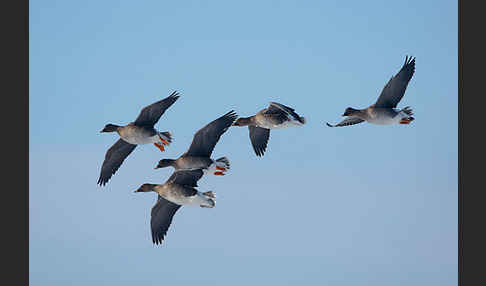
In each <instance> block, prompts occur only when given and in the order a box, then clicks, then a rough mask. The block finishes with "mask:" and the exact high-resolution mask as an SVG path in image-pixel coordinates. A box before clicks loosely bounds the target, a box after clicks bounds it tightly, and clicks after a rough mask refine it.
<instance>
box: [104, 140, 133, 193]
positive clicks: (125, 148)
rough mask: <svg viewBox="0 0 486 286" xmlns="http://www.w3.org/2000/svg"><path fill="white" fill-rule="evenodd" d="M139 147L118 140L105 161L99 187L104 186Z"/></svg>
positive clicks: (107, 153) (108, 152)
mask: <svg viewBox="0 0 486 286" xmlns="http://www.w3.org/2000/svg"><path fill="white" fill-rule="evenodd" d="M135 147H137V145H133V144H130V143H128V142H126V141H124V140H123V139H121V138H120V139H118V141H116V143H115V144H113V146H111V147H110V149H108V151H107V152H106V155H105V160H104V161H103V165H102V166H101V173H100V178H99V179H98V185H100V186H104V185H106V183H107V182H108V180H110V178H111V176H112V175H113V174H115V172H116V171H117V170H118V168H120V166H121V164H122V163H123V161H124V160H125V158H126V157H128V155H130V153H132V151H133V150H134V149H135Z"/></svg>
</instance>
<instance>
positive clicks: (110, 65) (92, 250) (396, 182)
mask: <svg viewBox="0 0 486 286" xmlns="http://www.w3.org/2000/svg"><path fill="white" fill-rule="evenodd" d="M229 2H231V3H229ZM29 25H30V27H29V37H30V51H29V57H30V58H29V60H30V70H29V76H30V117H29V120H30V127H29V128H30V130H29V132H30V146H29V151H30V205H29V218H30V227H29V231H30V250H29V251H30V254H29V256H30V257H29V258H30V259H29V266H30V284H31V285H87V284H88V283H89V284H90V285H111V284H117V285H133V284H134V283H144V285H160V284H171V285H192V284H193V283H195V282H196V283H200V284H203V285H205V284H209V283H211V284H212V285H248V284H250V283H251V284H256V285H269V284H274V285H295V284H297V283H305V285H441V286H442V285H456V284H457V156H458V154H457V45H458V44H457V2H456V1H426V2H423V1H409V2H397V1H366V2H362V1H240V2H238V3H237V2H236V1H207V2H202V1H183V3H182V1H178V2H177V3H174V1H171V2H169V1H138V2H136V1H30V18H29ZM405 55H413V56H415V57H416V72H415V75H414V76H413V78H412V80H411V81H410V83H409V86H408V88H407V91H406V93H405V96H404V98H403V99H402V101H401V102H400V103H399V106H398V107H401V108H403V107H405V106H408V105H409V106H411V107H412V108H413V110H414V113H415V118H416V120H415V121H414V122H412V123H411V124H410V125H395V126H375V125H371V124H367V123H363V124H360V125H356V126H351V127H346V128H328V127H327V126H325V124H324V123H325V122H326V121H329V122H331V123H336V122H338V121H340V120H342V117H341V114H342V113H343V111H344V109H345V108H346V107H348V106H351V107H354V108H364V107H366V106H368V105H370V104H372V103H373V102H374V101H375V100H376V99H377V97H378V95H379V93H380V92H381V90H382V88H383V86H384V85H385V84H386V82H387V81H388V80H389V79H390V77H391V76H393V75H394V74H396V73H397V72H398V71H399V69H400V67H401V66H402V64H403V61H404V59H405ZM173 90H178V91H179V92H180V93H181V98H180V99H179V100H178V101H177V102H176V103H175V104H174V105H173V106H172V107H171V108H170V109H169V110H168V111H167V112H166V113H165V114H164V115H163V117H162V118H161V119H160V121H159V122H158V124H157V125H156V128H158V129H159V130H161V131H170V132H171V133H172V134H173V136H174V142H173V144H172V145H171V146H170V147H169V148H167V149H166V152H164V153H161V152H160V151H159V150H158V149H157V148H156V147H154V146H149V145H146V146H141V147H137V149H136V150H135V151H134V152H133V153H132V154H131V155H130V157H129V158H128V159H127V160H126V161H125V162H124V164H123V165H122V166H121V168H120V169H119V171H118V172H117V173H116V174H115V175H114V176H113V177H112V179H111V180H110V182H109V183H108V184H107V185H106V186H105V187H104V188H101V187H99V186H97V185H96V181H97V179H98V176H99V170H100V166H101V163H102V161H103V158H104V155H105V152H106V150H107V149H108V148H109V147H110V146H111V145H112V144H113V143H114V142H115V141H116V140H117V137H116V135H115V134H100V133H99V131H100V130H101V129H102V128H103V126H104V125H105V124H106V123H115V124H126V123H129V122H130V121H132V120H134V119H135V118H136V116H137V115H138V113H139V111H140V109H141V108H142V107H144V106H146V105H148V104H151V103H153V102H155V101H157V100H159V99H161V98H164V97H167V96H168V95H169V94H170V93H171V92H172V91H173ZM269 101H277V102H280V103H283V104H286V105H289V106H292V107H293V108H295V109H296V111H297V112H298V113H299V114H300V115H302V116H305V117H306V118H307V124H306V125H305V126H303V127H299V128H293V129H286V130H276V131H272V132H271V135H270V140H269V143H268V148H267V152H266V154H265V156H264V157H262V158H257V157H256V156H255V154H254V153H253V150H252V148H251V145H250V141H249V138H248V129H247V128H230V129H229V130H228V132H227V133H225V134H224V135H223V136H222V138H221V140H220V142H219V143H218V145H217V146H216V148H215V150H214V152H213V157H216V158H217V157H221V156H227V157H228V158H229V159H230V161H231V170H230V172H229V173H228V175H227V176H225V177H217V176H211V177H205V178H203V179H201V180H200V181H199V190H201V191H209V190H211V191H214V192H216V193H217V194H218V199H217V205H216V207H215V208H213V209H202V208H196V207H182V208H181V209H180V210H179V211H178V212H177V213H176V215H175V217H174V220H173V223H172V226H171V228H170V229H169V232H168V235H167V237H166V239H165V241H164V244H163V245H162V246H158V247H156V246H154V245H153V244H152V242H151V238H150V227H149V222H150V209H151V207H152V205H153V203H154V202H155V200H156V195H155V194H153V193H150V194H135V193H133V191H134V190H135V189H136V188H137V187H138V186H140V185H141V184H143V183H163V182H165V180H166V179H167V178H168V177H169V176H170V174H171V170H169V169H163V170H153V168H154V166H155V165H156V163H157V161H158V160H160V159H162V158H176V157H178V156H179V155H181V154H182V153H183V152H185V151H186V150H187V148H188V147H189V145H190V142H191V140H192V136H193V134H194V133H195V132H196V131H197V130H198V129H199V128H201V127H202V126H204V125H205V124H207V123H208V122H210V121H212V120H214V119H216V118H217V117H219V116H221V115H223V114H224V113H226V112H227V111H229V110H231V109H234V110H235V111H236V112H237V113H238V114H239V115H240V116H250V115H253V114H254V113H256V112H257V111H259V110H260V109H262V108H265V107H266V106H267V104H268V102H269Z"/></svg>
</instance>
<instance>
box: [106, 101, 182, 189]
mask: <svg viewBox="0 0 486 286" xmlns="http://www.w3.org/2000/svg"><path fill="white" fill-rule="evenodd" d="M178 94H179V93H178V92H177V91H174V92H173V93H172V94H171V95H170V96H168V97H166V98H164V99H162V100H159V101H157V102H155V103H152V104H151V105H148V106H146V107H144V108H143V109H142V111H140V114H139V115H138V117H137V119H136V120H135V121H134V122H131V123H129V124H127V125H125V126H119V125H116V124H111V123H110V124H107V125H105V127H104V128H103V130H101V131H100V132H101V133H105V132H117V133H118V135H119V136H120V139H118V141H116V143H115V144H113V146H111V147H110V148H109V149H108V151H107V152H106V154H105V160H104V161H103V165H102V166H101V172H100V177H99V179H98V185H100V186H104V185H106V183H107V182H108V181H109V180H110V178H111V176H112V175H113V174H115V172H116V171H117V170H118V168H120V166H121V164H122V163H123V161H124V160H125V159H126V158H127V157H128V155H130V153H132V151H133V150H134V149H135V147H137V145H142V144H152V143H153V144H154V145H155V146H156V147H157V148H159V149H160V151H162V152H163V151H164V145H165V146H168V145H169V144H170V143H171V142H172V135H171V134H170V132H167V131H165V132H159V131H158V130H157V129H155V128H154V125H155V123H157V121H159V119H160V117H161V116H162V114H164V112H165V111H166V110H167V109H168V108H169V107H170V106H171V105H172V104H174V103H175V102H176V101H177V99H178V98H179V96H178Z"/></svg>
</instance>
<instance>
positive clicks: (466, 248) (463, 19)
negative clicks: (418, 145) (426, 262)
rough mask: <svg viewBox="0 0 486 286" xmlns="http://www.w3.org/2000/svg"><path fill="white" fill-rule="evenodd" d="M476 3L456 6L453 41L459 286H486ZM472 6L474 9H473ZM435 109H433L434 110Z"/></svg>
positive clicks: (480, 38)
mask: <svg viewBox="0 0 486 286" xmlns="http://www.w3.org/2000/svg"><path fill="white" fill-rule="evenodd" d="M479 3H481V2H476V1H459V6H458V20H459V35H458V36H459V39H458V40H459V41H458V44H459V46H458V48H459V49H458V52H459V61H458V69H459V70H458V72H459V73H458V75H459V78H458V92H459V94H458V96H459V97H458V117H459V118H458V120H459V122H458V149H459V150H458V151H459V152H458V154H459V158H458V159H459V160H458V187H459V189H458V202H459V204H458V210H459V213H458V215H459V217H458V274H459V275H458V278H459V281H458V282H459V285H486V276H485V275H484V273H485V267H484V266H485V263H484V257H485V254H486V253H485V251H484V250H485V248H484V243H485V242H486V235H485V234H484V233H485V232H484V218H485V217H486V216H485V209H486V200H485V192H486V187H484V185H485V183H484V178H486V176H485V175H484V174H483V173H484V170H485V167H484V164H485V162H486V160H485V159H486V158H485V156H484V151H483V150H482V149H483V148H484V146H486V144H485V143H486V140H485V139H484V138H485V136H484V133H485V132H484V131H485V128H484V126H483V124H484V121H485V115H484V110H485V108H486V103H485V97H486V94H485V92H484V86H483V83H484V79H483V78H484V74H485V65H484V64H483V63H484V53H485V51H486V46H485V45H484V38H485V32H484V27H485V24H484V23H483V21H482V20H484V18H485V17H484V9H483V8H482V7H480V5H479ZM473 4H476V5H473ZM439 107H440V106H438V108H439Z"/></svg>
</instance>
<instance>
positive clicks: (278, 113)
mask: <svg viewBox="0 0 486 286" xmlns="http://www.w3.org/2000/svg"><path fill="white" fill-rule="evenodd" d="M305 122H306V120H305V118H304V117H301V116H299V115H298V114H297V113H295V110H294V109H293V108H290V107H288V106H285V105H283V104H280V103H277V102H270V104H269V106H268V108H265V109H262V110H260V111H259V112H258V113H257V114H256V115H253V116H250V117H240V118H238V119H237V120H236V122H235V123H233V126H248V129H249V132H250V141H251V144H252V146H253V150H254V151H255V154H256V155H257V156H263V155H264V153H265V150H266V149H267V143H268V138H269V137H270V129H283V128H289V127H292V126H301V125H304V124H305Z"/></svg>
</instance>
